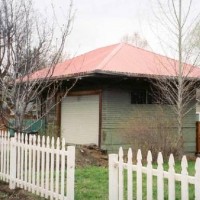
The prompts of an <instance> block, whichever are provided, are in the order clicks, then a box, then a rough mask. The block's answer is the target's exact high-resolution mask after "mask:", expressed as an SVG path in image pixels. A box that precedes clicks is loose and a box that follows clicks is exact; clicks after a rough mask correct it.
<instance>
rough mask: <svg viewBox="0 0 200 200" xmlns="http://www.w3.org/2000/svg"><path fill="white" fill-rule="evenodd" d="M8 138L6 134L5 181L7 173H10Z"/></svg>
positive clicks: (7, 178)
mask: <svg viewBox="0 0 200 200" xmlns="http://www.w3.org/2000/svg"><path fill="white" fill-rule="evenodd" d="M9 137H10V135H9V134H7V139H6V181H8V180H9V177H8V176H9V171H10V167H9V166H10V162H9V161H10V159H9V157H10V151H9V148H10V142H9V141H10V140H9V139H8V138H9Z"/></svg>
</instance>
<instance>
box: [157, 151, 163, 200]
mask: <svg viewBox="0 0 200 200" xmlns="http://www.w3.org/2000/svg"><path fill="white" fill-rule="evenodd" d="M157 163H158V167H157V170H158V174H157V191H158V192H157V199H158V200H163V199H164V177H163V171H164V170H163V156H162V153H161V152H159V153H158V159H157Z"/></svg>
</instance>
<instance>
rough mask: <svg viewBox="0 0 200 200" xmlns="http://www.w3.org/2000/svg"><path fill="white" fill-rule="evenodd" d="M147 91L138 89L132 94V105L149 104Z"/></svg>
mask: <svg viewBox="0 0 200 200" xmlns="http://www.w3.org/2000/svg"><path fill="white" fill-rule="evenodd" d="M146 97H147V95H146V90H139V89H136V90H134V91H132V92H131V103H132V104H146V103H147V98H146Z"/></svg>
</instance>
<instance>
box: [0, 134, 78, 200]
mask: <svg viewBox="0 0 200 200" xmlns="http://www.w3.org/2000/svg"><path fill="white" fill-rule="evenodd" d="M0 146H1V147H0V161H1V164H0V179H1V180H3V181H6V182H9V187H10V189H15V188H16V187H20V188H23V189H25V190H28V191H30V192H32V193H36V194H37V195H40V196H41V197H45V198H50V199H63V200H64V199H68V200H73V199H74V167H75V147H73V146H69V147H67V150H66V148H65V140H64V139H63V140H62V141H60V139H59V138H57V140H56V141H55V139H54V138H53V137H52V138H51V139H50V138H49V137H45V136H42V137H41V136H35V135H34V136H32V135H30V136H29V137H28V135H27V134H15V137H11V138H10V137H9V134H8V133H6V134H4V133H2V132H1V133H0Z"/></svg>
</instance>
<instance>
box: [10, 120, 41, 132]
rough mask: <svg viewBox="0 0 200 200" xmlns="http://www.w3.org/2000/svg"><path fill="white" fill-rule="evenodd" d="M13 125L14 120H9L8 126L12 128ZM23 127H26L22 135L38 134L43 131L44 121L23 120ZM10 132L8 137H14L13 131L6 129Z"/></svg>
mask: <svg viewBox="0 0 200 200" xmlns="http://www.w3.org/2000/svg"><path fill="white" fill-rule="evenodd" d="M13 124H14V120H13V119H11V120H10V125H11V127H12V125H13ZM24 127H28V128H27V129H26V130H25V131H24V133H27V134H35V133H38V132H39V131H41V130H43V129H44V120H43V119H40V120H37V121H36V120H34V119H25V120H24ZM8 130H9V132H10V136H14V134H15V131H14V130H13V129H11V128H9V129H8Z"/></svg>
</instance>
